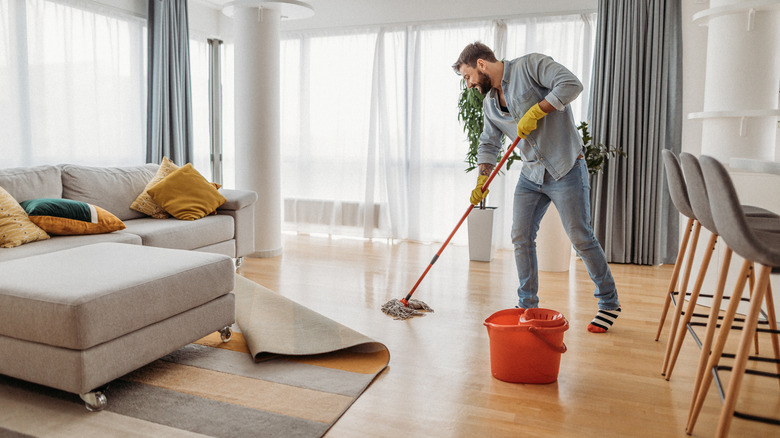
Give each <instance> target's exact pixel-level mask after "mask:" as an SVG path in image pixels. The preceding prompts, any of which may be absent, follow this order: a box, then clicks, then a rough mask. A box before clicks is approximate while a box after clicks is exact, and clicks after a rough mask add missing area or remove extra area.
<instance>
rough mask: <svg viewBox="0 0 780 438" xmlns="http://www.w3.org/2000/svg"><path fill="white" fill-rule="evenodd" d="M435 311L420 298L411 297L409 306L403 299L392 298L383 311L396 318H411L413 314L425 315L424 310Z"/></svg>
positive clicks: (383, 307)
mask: <svg viewBox="0 0 780 438" xmlns="http://www.w3.org/2000/svg"><path fill="white" fill-rule="evenodd" d="M420 310H422V311H423V312H433V309H432V308H431V307H430V306H429V305H427V304H425V303H424V302H422V301H420V300H415V299H410V300H409V307H406V306H404V304H403V303H402V302H401V300H397V299H396V300H390V301H388V302H386V303H385V304H384V306H382V311H383V312H385V313H386V314H388V315H390V316H393V317H395V318H394V319H409V318H411V317H413V316H425V314H424V313H423V312H421V311H420Z"/></svg>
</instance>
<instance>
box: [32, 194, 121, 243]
mask: <svg viewBox="0 0 780 438" xmlns="http://www.w3.org/2000/svg"><path fill="white" fill-rule="evenodd" d="M20 205H21V206H22V208H24V211H26V212H27V216H28V217H29V218H30V220H31V221H32V222H33V223H34V224H35V225H38V226H39V227H41V228H42V229H43V230H44V231H46V232H47V233H49V234H59V235H79V234H101V233H110V232H112V231H118V230H124V229H125V224H124V222H122V221H121V220H119V218H118V217H116V216H114V215H113V214H111V213H110V212H108V211H107V210H105V209H103V208H100V207H98V206H96V205H92V204H87V203H86V202H81V201H74V200H72V199H54V198H40V199H30V200H28V201H24V202H22V203H21V204H20Z"/></svg>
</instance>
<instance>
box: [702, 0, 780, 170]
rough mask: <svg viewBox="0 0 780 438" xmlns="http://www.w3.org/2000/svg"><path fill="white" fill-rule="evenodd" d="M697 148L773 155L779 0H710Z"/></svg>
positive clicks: (779, 69) (721, 155) (779, 68)
mask: <svg viewBox="0 0 780 438" xmlns="http://www.w3.org/2000/svg"><path fill="white" fill-rule="evenodd" d="M694 21H695V22H697V23H699V24H706V25H707V26H708V27H709V29H708V37H707V69H706V79H705V89H704V108H703V109H704V111H703V112H701V113H695V114H691V115H690V117H692V118H701V119H703V120H702V149H701V153H702V154H705V155H711V156H714V157H715V158H718V159H719V160H721V161H723V162H724V163H726V164H728V162H729V159H730V158H733V157H738V158H749V159H756V160H774V158H775V136H776V131H777V126H776V124H777V118H778V115H780V111H778V107H777V105H778V97H777V93H778V86H779V85H780V56H778V53H780V0H757V1H756V0H754V1H748V2H746V1H741V0H711V1H710V8H709V9H707V10H704V11H702V12H700V13H698V14H696V15H695V16H694Z"/></svg>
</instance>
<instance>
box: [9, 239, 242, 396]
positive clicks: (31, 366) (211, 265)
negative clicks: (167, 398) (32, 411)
mask: <svg viewBox="0 0 780 438" xmlns="http://www.w3.org/2000/svg"><path fill="white" fill-rule="evenodd" d="M234 275H235V269H234V267H233V261H232V259H231V258H230V257H227V256H224V255H219V254H211V253H203V252H195V251H184V250H176V249H166V248H155V247H148V246H141V245H131V244H122V243H97V244H93V245H86V246H81V247H77V248H72V249H66V250H62V251H56V252H52V253H48V254H41V255H36V256H31V257H26V258H21V259H15V260H10V261H6V262H2V263H0V351H2V352H3V353H2V354H0V374H5V375H8V376H11V377H14V378H18V379H22V380H26V381H30V382H34V383H38V384H41V385H46V386H50V387H53V388H57V389H61V390H63V391H68V392H72V393H75V394H79V395H80V396H81V398H82V399H83V400H84V401H85V402H86V403H87V408H88V409H90V410H100V409H102V408H103V407H105V405H106V402H107V400H106V398H105V395H104V394H103V393H102V392H101V391H100V389H99V388H100V387H101V386H103V385H105V384H107V383H108V382H110V381H112V380H114V379H116V378H118V377H121V376H123V375H124V374H127V373H129V372H131V371H133V370H135V369H137V368H140V367H141V366H143V365H146V364H148V363H150V362H153V361H155V360H157V359H159V358H160V357H163V356H165V355H166V354H169V353H171V352H173V351H175V350H177V349H179V348H181V347H183V346H184V345H187V344H188V343H191V342H193V341H195V340H197V339H200V338H201V337H203V336H205V335H207V334H209V333H211V332H214V331H218V330H219V331H221V332H222V335H223V340H226V339H229V337H230V328H229V326H230V325H232V324H233V322H234V321H235V298H234V296H233V294H232V293H231V292H232V290H233V285H234V281H235V277H234Z"/></svg>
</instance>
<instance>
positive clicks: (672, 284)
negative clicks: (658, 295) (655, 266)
mask: <svg viewBox="0 0 780 438" xmlns="http://www.w3.org/2000/svg"><path fill="white" fill-rule="evenodd" d="M692 229H693V218H688V225H687V226H686V227H685V233H683V239H682V243H681V244H680V249H679V251H677V260H676V261H675V262H674V269H673V270H672V278H671V279H670V280H669V290H668V291H667V292H666V299H665V300H664V310H663V312H662V313H661V319H660V320H659V321H658V331H656V333H655V340H656V341H657V340H658V339H660V338H661V331H662V330H663V328H664V322H666V314H667V313H669V305H670V304H671V303H672V294H673V293H674V292H675V290H676V289H677V284H678V281H677V280H678V279H679V278H680V268H682V265H683V260H684V259H685V251H686V249H687V248H688V239H689V238H690V237H691V230H692Z"/></svg>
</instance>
